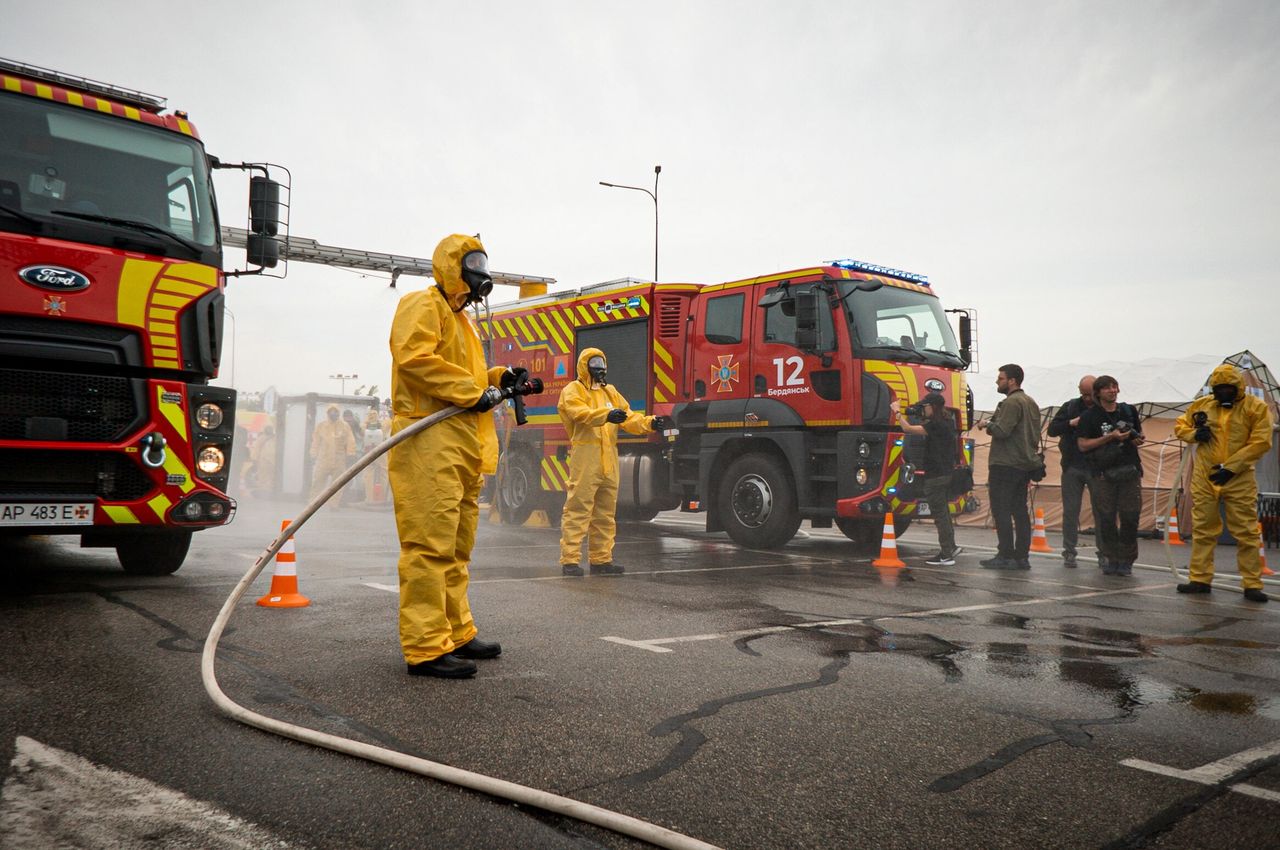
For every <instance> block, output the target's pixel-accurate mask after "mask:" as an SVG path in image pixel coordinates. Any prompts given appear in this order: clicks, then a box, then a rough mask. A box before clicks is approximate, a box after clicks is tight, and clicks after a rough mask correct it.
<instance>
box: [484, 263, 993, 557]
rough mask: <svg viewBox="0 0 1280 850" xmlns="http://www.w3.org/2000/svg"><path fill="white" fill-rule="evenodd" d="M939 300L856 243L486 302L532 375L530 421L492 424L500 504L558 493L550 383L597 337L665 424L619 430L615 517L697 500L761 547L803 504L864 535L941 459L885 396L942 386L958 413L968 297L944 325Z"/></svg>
mask: <svg viewBox="0 0 1280 850" xmlns="http://www.w3.org/2000/svg"><path fill="white" fill-rule="evenodd" d="M945 312H946V311H944V310H943V308H942V305H941V302H940V301H939V300H938V297H937V296H936V295H935V294H934V292H933V289H932V288H931V287H930V286H929V283H928V280H927V279H926V278H924V277H922V276H920V275H914V274H910V273H908V272H902V271H898V270H895V269H889V268H884V267H881V266H876V265H871V264H868V263H863V262H858V261H854V260H838V261H833V262H830V263H826V264H824V265H821V266H816V267H812V268H805V269H798V270H796V271H791V272H785V273H782V274H771V275H766V276H763V277H756V278H750V279H748V280H738V281H733V282H729V283H722V284H717V285H713V286H699V285H693V284H651V283H644V282H641V281H635V280H631V279H625V280H621V281H613V282H611V283H605V284H600V285H598V286H592V287H588V288H585V289H582V290H579V291H576V292H565V293H558V294H555V295H550V296H546V297H543V298H539V299H534V300H524V301H519V302H516V303H514V304H510V305H505V306H501V307H495V308H494V311H493V314H492V317H491V318H490V319H489V320H488V321H487V322H486V329H487V331H488V333H489V336H490V340H491V341H490V345H491V348H492V352H491V353H492V358H493V360H494V362H495V363H499V364H505V365H518V366H524V367H525V368H527V369H529V370H530V372H531V373H532V374H533V375H535V376H537V377H539V378H541V379H542V380H543V382H544V383H545V384H546V386H547V392H546V394H545V395H543V396H539V397H536V398H543V399H546V401H545V402H544V403H543V405H544V406H541V407H533V406H530V407H529V409H528V418H529V425H530V426H531V427H525V428H520V429H514V428H512V429H507V430H506V433H504V443H505V445H504V455H503V458H504V463H503V465H502V468H501V470H500V473H499V478H498V482H497V494H496V495H497V503H498V507H499V510H500V512H501V513H502V515H503V517H504V519H505V520H507V521H510V522H523V521H524V520H526V519H527V518H528V516H529V514H530V513H531V512H532V511H533V510H535V509H544V510H546V511H548V513H549V514H550V515H551V516H552V517H555V516H557V515H558V513H559V511H560V510H561V509H562V507H563V504H564V490H565V486H566V481H567V475H568V464H567V456H568V449H569V447H568V441H567V439H566V435H565V430H564V428H563V427H562V425H561V423H560V419H559V416H558V415H557V413H556V408H555V399H556V398H557V397H558V395H559V391H560V390H561V388H563V387H564V386H565V385H566V384H567V383H568V382H569V381H571V380H574V378H575V368H574V367H575V363H576V353H577V352H578V351H581V350H582V349H584V348H587V347H594V348H599V349H601V350H603V351H604V352H605V353H606V355H607V356H608V360H609V380H610V382H611V383H613V384H614V385H615V386H616V387H617V388H618V389H619V390H620V391H621V392H622V393H623V395H624V396H625V397H626V399H627V400H628V402H629V403H630V405H631V406H632V408H633V409H635V410H641V411H644V412H646V413H649V414H661V415H664V416H669V417H672V419H673V421H674V423H675V428H676V430H677V431H678V434H676V435H674V436H672V435H652V436H650V437H647V438H634V437H629V436H627V435H626V434H625V433H624V434H621V435H620V440H619V457H620V463H619V470H620V475H621V482H620V487H619V497H618V515H619V518H620V519H635V520H646V519H651V518H653V517H654V516H655V515H656V514H657V513H658V512H659V511H663V510H673V509H675V508H680V509H682V510H685V511H705V512H706V514H707V526H706V527H707V530H708V531H725V532H728V534H729V536H730V537H731V538H732V539H733V540H734V541H736V542H737V543H738V544H740V545H742V546H748V547H758V548H772V547H778V546H782V545H783V544H785V543H786V542H787V541H788V540H790V539H791V538H792V537H793V536H794V535H795V533H796V531H797V529H798V528H799V526H800V523H801V521H802V520H805V519H807V520H809V522H810V524H811V525H812V526H814V527H817V528H829V527H830V526H831V524H832V523H835V524H836V525H837V526H838V527H839V528H840V530H841V531H842V532H843V533H844V534H845V535H847V536H848V537H849V538H851V539H852V540H854V541H855V542H857V543H859V544H861V545H863V546H864V547H868V548H869V547H872V546H874V545H876V544H877V543H878V542H879V540H880V531H881V528H882V526H883V520H884V515H885V513H887V512H889V511H892V512H893V514H894V517H895V521H896V523H897V525H898V528H899V530H902V529H904V528H905V527H906V525H907V524H908V523H909V522H910V521H911V519H912V518H913V517H916V516H921V515H927V512H928V505H927V504H926V503H925V502H923V501H922V497H923V482H924V479H925V477H927V476H928V475H930V474H946V475H950V474H951V469H947V470H942V471H939V470H927V469H924V468H923V463H922V461H923V439H922V438H917V437H905V436H904V434H903V433H902V432H901V430H899V429H897V428H896V427H895V424H896V422H895V419H894V417H893V414H892V412H891V410H890V407H889V405H890V403H891V402H892V401H894V400H895V399H896V400H898V401H900V403H901V406H902V408H904V409H905V408H907V407H909V406H911V405H914V404H916V403H917V402H918V401H919V400H920V398H921V397H922V396H923V395H924V394H926V393H929V392H939V393H941V394H942V395H943V396H944V397H945V398H947V399H948V401H949V404H950V406H951V407H952V409H953V411H954V412H955V413H956V414H957V417H958V419H957V421H958V422H959V423H960V424H961V426H962V430H965V429H967V428H968V427H969V422H970V421H971V419H972V415H973V410H972V395H971V394H970V392H969V390H968V387H967V385H966V382H965V369H966V367H967V366H968V364H969V361H970V356H971V351H972V345H973V339H972V337H973V327H972V322H971V314H970V312H969V311H964V310H957V311H953V312H956V313H958V314H959V322H958V325H959V330H960V334H959V340H958V341H957V338H956V334H955V333H954V332H953V330H952V328H951V325H950V323H949V322H948V319H947V316H946V315H945ZM531 398H534V397H531ZM964 446H967V443H966V442H965V441H963V440H961V441H960V443H959V444H958V448H961V447H964ZM966 450H967V448H966ZM965 501H966V497H965V496H960V497H957V498H956V499H955V500H954V501H953V502H952V505H951V507H952V510H953V511H956V512H959V511H962V510H963V509H964V506H965Z"/></svg>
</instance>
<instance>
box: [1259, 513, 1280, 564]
mask: <svg viewBox="0 0 1280 850" xmlns="http://www.w3.org/2000/svg"><path fill="white" fill-rule="evenodd" d="M1258 560H1259V561H1261V562H1262V574H1263V575H1264V576H1273V575H1275V574H1276V571H1275V570H1273V569H1271V568H1270V567H1268V566H1267V541H1265V540H1263V539H1262V523H1258Z"/></svg>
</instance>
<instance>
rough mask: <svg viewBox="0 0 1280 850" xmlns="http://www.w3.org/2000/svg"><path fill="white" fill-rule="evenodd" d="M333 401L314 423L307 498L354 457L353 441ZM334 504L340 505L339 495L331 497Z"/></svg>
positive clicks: (340, 497)
mask: <svg viewBox="0 0 1280 850" xmlns="http://www.w3.org/2000/svg"><path fill="white" fill-rule="evenodd" d="M340 416H341V412H340V411H339V410H338V406H337V405H336V404H331V405H329V409H328V410H326V411H325V418H324V421H323V422H320V423H319V424H318V425H316V429H315V431H314V432H313V433H312V435H311V460H312V461H313V462H314V463H315V466H314V467H313V468H312V470H311V498H313V499H314V498H315V497H316V494H318V493H319V492H320V491H321V490H323V489H324V488H325V487H327V486H328V484H329V482H330V481H331V480H333V479H334V478H337V477H338V476H339V475H341V474H342V472H343V470H345V469H346V468H347V466H348V465H350V463H351V461H352V460H354V459H355V454H356V440H355V437H354V436H352V434H351V429H350V428H348V427H347V423H345V422H343V421H342V419H341V418H340ZM334 504H335V505H340V504H342V494H341V493H338V494H337V495H336V496H335V497H334Z"/></svg>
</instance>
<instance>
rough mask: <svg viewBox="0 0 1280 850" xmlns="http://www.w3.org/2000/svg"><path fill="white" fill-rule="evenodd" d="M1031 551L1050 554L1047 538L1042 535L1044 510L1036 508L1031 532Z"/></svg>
mask: <svg viewBox="0 0 1280 850" xmlns="http://www.w3.org/2000/svg"><path fill="white" fill-rule="evenodd" d="M1031 551H1032V552H1050V553H1052V552H1053V550H1052V549H1050V548H1049V538H1048V537H1047V536H1045V533H1044V509H1043V508H1036V524H1035V528H1033V529H1032V530H1031Z"/></svg>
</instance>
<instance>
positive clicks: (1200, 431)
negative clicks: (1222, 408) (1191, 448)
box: [1196, 425, 1213, 443]
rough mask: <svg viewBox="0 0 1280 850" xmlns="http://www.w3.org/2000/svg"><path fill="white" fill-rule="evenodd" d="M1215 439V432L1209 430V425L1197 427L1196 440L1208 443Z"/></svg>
mask: <svg viewBox="0 0 1280 850" xmlns="http://www.w3.org/2000/svg"><path fill="white" fill-rule="evenodd" d="M1212 439H1213V432H1212V431H1210V430H1209V426H1208V425H1201V426H1200V427H1199V428H1197V429H1196V442H1197V443H1207V442H1209V441H1210V440H1212Z"/></svg>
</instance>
